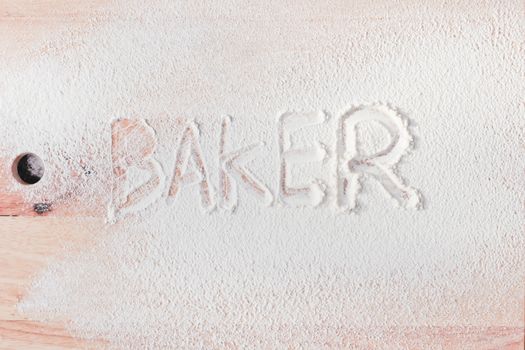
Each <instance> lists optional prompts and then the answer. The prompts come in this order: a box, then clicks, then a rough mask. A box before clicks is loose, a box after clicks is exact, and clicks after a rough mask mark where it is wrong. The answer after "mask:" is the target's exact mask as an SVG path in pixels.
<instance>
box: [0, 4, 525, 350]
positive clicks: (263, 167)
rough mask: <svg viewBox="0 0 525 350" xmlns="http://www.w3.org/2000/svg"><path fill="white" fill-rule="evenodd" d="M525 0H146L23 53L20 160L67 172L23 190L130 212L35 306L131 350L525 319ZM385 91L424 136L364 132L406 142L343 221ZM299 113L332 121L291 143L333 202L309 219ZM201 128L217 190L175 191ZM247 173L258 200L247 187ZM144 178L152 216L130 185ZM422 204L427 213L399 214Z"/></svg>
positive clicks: (191, 186)
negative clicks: (238, 154) (190, 135)
mask: <svg viewBox="0 0 525 350" xmlns="http://www.w3.org/2000/svg"><path fill="white" fill-rule="evenodd" d="M396 3H397V2H396ZM522 6H523V4H522V3H521V2H520V1H508V2H498V1H482V2H476V3H475V4H474V3H472V2H469V1H458V2H455V3H454V4H452V3H446V4H443V5H439V4H437V2H434V1H417V2H416V1H408V0H407V1H402V2H401V4H398V5H396V6H394V5H391V4H389V3H388V4H387V3H386V2H380V3H377V4H369V2H368V1H366V2H365V1H358V2H357V3H356V4H355V5H349V4H347V3H343V2H339V1H328V2H322V4H321V3H316V2H298V1H292V2H285V3H283V2H282V1H267V2H252V1H248V2H242V3H238V2H235V1H221V2H211V1H210V2H202V3H201V2H183V1H174V2H171V1H160V0H159V1H157V2H155V3H154V4H145V3H144V2H141V1H134V0H133V1H126V2H122V3H119V2H115V3H112V5H107V8H106V9H105V11H106V12H105V16H104V21H98V20H96V18H94V19H93V21H92V22H90V23H88V24H87V26H86V28H84V29H83V31H82V32H80V33H77V32H74V33H72V32H68V31H67V29H66V30H65V31H64V33H63V34H61V35H57V36H55V37H51V38H49V41H48V42H46V43H43V45H45V46H46V47H47V48H48V49H47V50H45V51H44V52H42V51H39V47H37V48H35V47H31V48H27V49H20V52H18V55H16V54H14V53H11V55H9V56H7V57H3V58H0V62H1V63H2V67H4V68H3V69H2V74H3V76H2V79H0V116H1V118H2V121H3V128H0V136H2V140H3V141H5V142H4V144H3V145H2V146H1V147H2V152H3V153H4V152H6V154H9V155H11V154H12V155H13V158H14V157H16V155H18V154H21V153H24V152H34V153H35V154H38V155H39V156H41V157H42V158H43V160H44V163H45V164H46V176H45V177H44V178H43V179H42V181H40V182H39V183H37V184H35V185H34V186H32V187H31V188H29V189H28V188H27V186H26V187H24V186H23V185H21V184H18V183H16V182H13V184H12V189H13V190H16V191H21V192H22V193H24V195H25V196H26V198H27V199H28V200H30V201H34V202H45V201H48V202H53V203H57V204H61V203H66V204H67V203H71V200H72V199H74V200H75V201H78V202H79V203H80V204H79V205H80V206H81V207H82V208H84V207H85V208H86V209H95V212H96V213H98V214H97V215H98V216H99V217H105V216H106V214H107V213H106V206H107V205H109V206H110V209H111V210H110V219H112V221H111V222H108V223H107V224H106V225H105V226H104V231H105V232H106V234H104V235H102V236H101V237H100V238H99V240H98V242H97V243H96V244H95V246H93V247H92V248H90V249H89V250H85V251H83V252H81V253H70V254H68V255H66V256H65V257H63V259H62V260H58V261H54V262H51V263H50V265H49V266H48V268H47V269H46V270H45V271H43V272H42V273H41V275H39V276H35V280H34V282H33V284H32V286H31V288H30V290H29V291H28V293H27V295H26V296H25V297H24V299H23V300H21V302H20V304H19V305H18V307H19V310H20V312H21V313H22V314H24V315H25V316H27V317H29V318H31V319H35V320H42V321H44V320H49V321H54V320H64V319H66V320H67V321H68V328H69V330H70V331H71V332H72V333H73V334H75V335H77V336H80V337H83V338H88V339H96V338H103V339H106V340H108V341H109V343H110V345H109V346H110V347H114V348H118V349H161V348H172V349H184V348H188V349H195V348H239V349H243V348H244V349H246V348H248V349H252V348H254V349H255V348H306V349H319V348H345V347H346V348H352V347H354V348H362V349H365V348H369V347H370V346H371V344H373V346H375V347H376V348H389V349H397V348H399V349H401V348H406V347H407V346H410V345H413V346H414V347H417V344H419V345H420V347H424V346H425V343H424V342H425V338H424V339H418V340H413V339H412V340H407V339H398V338H395V337H394V336H393V333H392V332H393V331H392V329H394V328H395V327H398V328H395V329H403V327H406V329H409V330H413V329H417V328H418V327H488V326H506V327H523V317H522V316H523V315H522V312H523V293H524V289H523V278H524V277H525V276H524V266H523V246H524V244H525V240H524V235H523V217H522V214H521V213H522V212H523V206H522V204H523V202H524V200H525V196H524V193H525V192H524V191H523V188H525V183H524V176H523V169H524V167H525V159H524V157H523V156H522V154H523V139H524V136H525V135H524V132H523V130H524V126H525V122H524V118H523V117H522V116H523V113H524V112H525V110H524V105H523V96H524V95H525V82H524V80H523V76H524V74H525V66H524V64H523V55H524V53H525V51H524V47H525V44H524V38H525V35H524V34H525V28H524V23H523V12H524V11H523V10H524V9H523V8H522ZM374 101H386V102H385V103H380V104H377V105H379V106H389V105H390V104H391V105H392V106H395V107H396V108H400V110H398V114H399V120H397V119H395V118H394V119H392V120H394V121H395V122H396V123H397V122H398V121H400V123H401V124H402V125H403V128H398V129H395V128H394V129H392V128H389V127H388V125H387V126H386V128H385V125H384V123H378V122H370V121H369V122H364V123H358V124H357V125H352V124H351V123H349V124H346V125H347V126H348V128H349V129H348V130H350V129H352V128H355V130H356V132H355V133H352V135H357V138H358V139H360V140H361V141H359V142H357V143H355V144H354V146H355V148H356V150H358V151H359V152H358V153H362V154H375V153H377V152H378V150H383V149H385V147H386V148H387V149H388V148H389V147H390V146H391V145H396V143H395V142H396V140H398V139H400V140H401V141H402V144H401V146H402V148H403V149H402V150H400V152H399V153H395V154H396V156H398V159H396V160H399V162H398V163H397V164H396V166H392V167H391V169H390V168H389V167H386V168H384V169H383V170H385V171H387V172H388V174H389V176H388V177H387V178H381V176H382V175H377V174H374V173H372V174H362V176H359V177H352V176H353V175H352V174H351V173H350V174H347V175H348V176H349V177H348V178H349V179H350V180H349V181H354V182H355V183H358V184H359V187H358V189H359V192H358V193H359V196H358V200H357V201H356V202H354V201H351V200H350V201H348V202H347V203H346V204H345V205H347V206H348V209H351V210H346V211H341V210H339V209H340V206H338V205H333V203H339V200H341V198H338V191H337V188H339V187H338V186H346V185H345V184H338V182H337V181H338V179H337V177H336V174H337V171H336V170H337V169H338V166H339V165H340V164H341V163H339V162H340V161H341V158H340V157H338V155H339V154H342V153H341V152H340V149H339V150H338V148H339V147H340V146H341V144H342V143H344V142H342V140H343V139H344V140H346V141H349V140H350V141H352V140H351V139H348V138H346V137H344V135H343V137H342V138H341V135H342V134H341V133H340V132H341V130H342V129H341V125H340V124H339V123H340V121H341V116H343V115H345V114H346V113H348V112H349V111H352V110H353V108H354V107H352V106H361V104H363V103H364V104H365V105H366V106H370V105H373V104H370V103H371V102H374ZM378 108H386V107H378ZM388 110H390V109H388ZM287 111H299V112H297V113H299V114H298V115H313V116H314V117H312V119H311V120H312V121H313V122H312V123H311V124H310V125H309V126H308V127H304V128H300V129H297V130H295V131H294V134H293V135H290V139H289V141H290V143H289V144H286V148H287V149H289V150H291V151H293V150H308V151H307V152H291V153H290V155H289V158H286V159H287V161H289V162H290V164H291V163H293V166H292V167H290V168H287V169H285V174H286V175H287V176H288V179H289V180H290V181H289V182H287V185H289V187H290V188H310V189H312V191H316V192H315V193H314V194H313V195H312V196H310V197H308V196H306V199H305V198H301V199H300V200H299V203H298V204H299V205H297V206H296V205H295V204H297V203H295V202H294V203H291V202H292V199H291V198H290V202H289V203H287V202H286V200H283V193H282V190H283V188H282V186H281V183H280V182H279V179H280V175H282V173H281V172H280V169H281V171H282V159H281V157H280V154H283V152H282V150H280V149H279V147H280V146H281V145H283V144H284V143H282V142H281V143H280V141H279V140H280V135H282V134H280V133H279V130H280V129H279V128H280V119H279V118H280V116H282V115H284V114H285V113H287ZM312 113H313V114H312ZM396 115H397V114H396ZM226 116H231V118H230V119H228V118H227V119H224V117H226ZM319 116H321V117H319ZM180 118H183V119H184V120H187V121H190V122H191V123H193V124H191V125H194V129H192V132H194V134H195V135H197V134H198V140H199V147H200V148H199V150H198V152H197V153H198V154H196V153H189V154H191V155H192V156H191V157H189V158H185V157H186V155H187V154H186V153H185V152H186V151H181V155H180V156H181V158H180V159H187V160H188V162H187V164H186V163H185V164H184V167H186V165H187V166H188V169H191V170H192V174H194V175H195V177H192V176H188V177H187V178H183V177H181V178H180V179H179V180H180V182H177V184H180V185H181V186H183V187H178V186H176V187H175V188H174V187H173V186H172V181H171V180H172V175H173V174H174V173H175V170H176V169H182V168H180V167H179V166H180V164H181V163H177V161H176V159H178V158H177V150H178V149H180V148H179V145H180V143H181V142H182V141H181V135H183V133H182V130H183V128H184V126H183V125H181V124H180V123H179V124H178V123H177V122H178V121H179V120H181V119H180ZM406 118H408V120H410V123H408V121H407V119H406ZM126 119H131V120H138V121H137V122H136V123H137V124H141V125H142V126H140V127H139V129H140V128H142V130H148V131H147V133H148V134H149V135H150V136H151V137H150V139H151V140H156V144H155V145H154V147H153V145H146V146H147V147H146V146H144V149H145V150H147V152H146V153H147V156H148V157H149V158H147V159H149V161H147V162H144V163H142V164H141V168H140V167H139V168H137V169H135V170H132V171H130V172H129V173H127V174H126V177H125V178H119V177H117V176H116V174H115V172H116V171H117V172H118V171H119V170H118V169H116V166H115V164H114V163H112V156H114V155H115V149H114V148H112V139H111V137H112V136H111V135H112V133H111V132H112V126H113V125H114V124H112V123H114V122H115V121H116V120H126ZM144 120H146V121H147V122H145V121H144ZM224 120H228V122H226V124H227V126H228V127H229V129H228V130H229V131H228V133H227V136H228V137H227V144H225V145H223V146H224V147H221V142H222V141H224V140H226V138H225V137H226V136H224V135H226V133H221V130H225V129H224V128H223V127H222V125H224ZM405 122H406V124H403V123H405ZM387 124H388V123H387ZM192 128H193V126H192ZM139 129H137V130H139ZM393 130H394V131H393ZM395 130H398V132H399V130H403V131H401V133H404V132H406V133H407V135H405V136H406V137H403V136H402V135H400V134H396V131H395ZM221 135H223V136H224V137H222V136H221ZM410 135H411V137H408V136H410ZM338 137H339V138H338ZM139 139H140V138H139ZM141 140H143V141H144V142H146V141H147V140H148V138H144V139H141ZM221 140H222V141H221ZM350 143H352V142H350ZM252 145H258V146H257V147H254V148H249V149H245V147H251V146H252ZM128 146H129V148H126V147H124V148H123V149H122V150H119V152H120V151H122V152H123V153H126V152H128V151H130V150H131V151H137V149H140V148H135V149H134V146H137V144H136V143H131V144H130V145H128ZM150 146H151V147H150ZM392 147H394V148H395V147H396V146H392ZM256 148H257V151H258V153H257V156H253V157H252V153H249V152H252V150H255V149H256ZM409 148H411V149H412V150H411V152H410V153H407V152H406V151H407V150H408V149H409ZM188 149H190V148H188ZM239 149H241V150H243V151H246V152H247V153H243V154H245V155H247V157H246V158H243V160H242V162H241V161H238V162H237V161H235V162H229V163H228V160H233V159H237V158H228V156H230V157H231V156H232V154H230V153H228V152H233V151H235V150H239ZM221 150H222V151H221ZM112 151H113V153H112ZM248 151H249V152H248ZM149 152H151V153H149ZM143 156H144V154H143ZM234 156H235V155H234ZM347 156H348V157H345V158H344V160H349V159H352V157H351V155H347ZM401 156H402V159H401ZM305 157H311V158H312V159H314V160H315V161H313V162H308V163H305V162H302V161H303V160H304V159H305ZM139 158H140V157H139ZM119 159H120V158H119ZM122 159H125V156H123V158H122ZM201 160H202V162H203V163H202V164H205V166H206V170H207V172H206V173H204V172H203V171H202V167H200V166H199V164H200V163H199V162H200V161H201ZM128 161H130V162H133V159H128ZM153 161H154V162H153ZM357 163H359V164H357ZM357 163H356V164H354V165H356V166H365V165H367V159H360V162H357ZM392 164H393V163H392ZM368 165H370V164H368ZM232 166H238V167H239V168H238V169H237V172H236V170H235V169H234V168H232ZM239 169H241V170H243V169H244V170H246V171H248V170H249V172H250V173H249V175H253V178H254V179H256V181H255V182H252V185H250V186H251V187H247V186H245V185H243V181H242V177H241V178H239V177H236V176H233V175H232V176H230V175H231V174H238V173H239V171H238V170H239ZM148 173H149V174H160V175H159V176H157V178H156V179H155V181H150V180H151V178H148V177H147V174H148ZM161 175H162V176H161ZM115 178H117V181H116V182H115V181H113V180H114V179H115ZM378 178H379V179H382V180H383V182H380V181H378ZM397 178H400V179H402V181H399V182H397V183H396V182H395V180H392V179H397ZM203 179H206V182H205V183H206V184H209V186H208V187H206V186H203V185H202V184H203V181H204V180H203ZM385 181H386V182H385ZM388 181H390V183H393V184H394V186H397V188H398V187H399V186H402V187H403V186H404V187H403V188H404V189H405V190H404V191H401V192H395V190H394V187H390V188H389V187H388V186H385V185H384V184H385V183H388ZM381 183H382V184H383V185H381ZM144 184H146V185H147V184H149V185H148V186H153V187H154V188H155V190H151V189H150V190H148V192H147V193H153V195H152V196H151V197H148V201H147V203H146V202H133V201H131V202H127V200H128V198H126V196H123V197H122V196H119V195H117V194H120V193H127V192H133V189H137V188H144V187H143V185H144ZM225 184H230V185H236V191H237V192H236V193H235V197H234V198H233V197H226V196H222V197H221V193H223V192H221V191H222V190H224V188H225ZM254 184H255V185H257V186H258V188H259V189H260V191H252V192H250V191H249V190H247V189H249V188H254V187H253V186H254ZM263 185H264V187H263ZM119 186H121V187H119ZM257 186H256V187H257ZM115 187H119V188H115ZM226 187H227V186H226ZM57 189H59V190H58V191H57ZM160 189H162V190H164V191H161V190H160ZM409 189H414V191H411V190H409ZM415 189H417V190H419V191H420V192H417V191H416V190H415ZM166 190H167V191H169V192H170V193H172V194H174V196H173V197H174V199H173V198H172V199H173V200H171V201H167V200H166ZM120 191H122V192H120ZM156 191H158V192H156ZM228 193H229V192H228ZM312 193H313V192H312ZM207 194H210V196H209V200H207V198H208V197H206V195H207ZM175 195H176V196H175ZM284 195H285V197H284V198H285V199H286V193H285V194H284ZM423 197H424V201H425V202H424V208H423V210H407V209H404V208H399V207H397V206H399V205H400V204H401V206H405V207H408V208H410V207H419V206H421V203H422V199H423ZM203 198H204V200H203ZM218 198H220V199H221V200H217V199H218ZM232 198H233V199H232ZM345 198H346V197H345ZM352 198H355V196H354V197H352ZM343 199H344V198H343ZM115 203H118V205H117V207H118V208H132V209H129V210H128V209H125V210H120V211H119V210H116V211H115V210H114V208H115V207H114V206H112V205H115ZM403 203H404V205H403ZM145 204H147V205H145ZM290 204H294V205H290ZM392 204H394V205H392ZM203 206H204V207H206V208H207V209H208V210H207V211H204V210H202V209H203ZM233 209H235V210H233ZM92 212H93V210H91V211H90V215H92ZM86 215H87V214H86ZM79 223H81V224H82V223H83V221H82V219H79ZM94 234H95V233H94ZM363 334H365V335H363ZM394 338H395V339H398V342H396V341H395V340H394ZM401 338H403V337H402V335H401ZM407 341H409V342H412V343H409V344H408V345H407V343H406V342H407ZM429 341H430V340H429ZM495 341H496V340H495ZM418 342H420V343H418ZM421 342H423V343H421ZM414 344H415V345H414ZM463 348H464V349H469V345H465V346H464V347H463ZM470 348H472V349H476V346H475V345H471V347H470Z"/></svg>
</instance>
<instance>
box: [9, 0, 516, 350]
mask: <svg viewBox="0 0 525 350" xmlns="http://www.w3.org/2000/svg"><path fill="white" fill-rule="evenodd" d="M106 3H107V2H106V1H100V0H91V1H79V0H75V1H71V0H46V1H32V0H23V1H20V0H0V51H2V52H3V53H5V54H6V55H7V56H8V57H12V58H14V59H16V56H17V48H21V49H27V47H34V48H38V49H37V50H36V52H39V50H40V51H45V50H50V49H53V48H49V47H48V46H46V45H42V43H43V42H44V41H45V40H44V39H45V38H46V36H49V35H56V31H57V30H59V28H60V27H61V26H67V28H68V30H69V31H70V32H74V31H75V30H78V29H79V28H82V27H83V26H85V25H86V23H87V22H88V20H89V19H93V18H95V17H96V18H97V19H98V20H99V21H103V20H104V6H105V5H106ZM355 3H356V4H355V7H356V9H358V10H359V11H358V13H360V15H361V16H363V15H365V14H366V11H367V8H368V7H367V6H368V5H367V4H368V3H369V2H368V1H357V2H355ZM379 15H384V14H379ZM379 15H378V16H379ZM23 52H24V54H27V50H26V51H23ZM36 54H37V53H35V55H36ZM0 70H1V68H0ZM1 155H2V154H1V153H0V156H1ZM4 156H13V155H4ZM9 159H10V158H0V163H1V164H3V165H2V166H1V167H0V349H90V348H103V347H104V345H105V343H104V341H102V340H101V341H83V340H79V339H76V338H75V337H74V336H72V335H71V334H69V333H68V332H67V330H66V328H65V325H66V323H67V320H63V322H62V323H60V324H50V323H39V322H33V321H31V320H28V319H25V318H24V317H23V316H22V315H20V313H19V312H18V311H17V308H16V305H17V303H18V301H19V300H20V299H21V298H22V297H23V296H24V293H25V292H26V290H27V288H28V286H29V285H30V284H31V281H32V279H33V277H34V276H35V275H37V274H38V273H39V272H40V271H41V270H43V269H44V268H45V267H46V266H47V264H48V263H49V262H50V261H51V260H52V259H55V258H60V256H61V254H62V253H63V252H64V249H70V248H71V247H75V249H84V248H86V247H89V245H90V244H91V242H92V241H93V238H94V237H93V234H92V230H90V229H89V228H92V227H93V225H95V226H96V225H101V224H102V219H72V218H71V217H70V215H71V214H72V213H71V212H68V211H67V208H54V210H53V212H52V213H45V214H43V215H40V214H38V213H36V212H35V210H34V208H33V206H34V204H35V203H28V202H25V201H24V200H23V197H22V196H21V195H20V194H19V193H16V192H13V191H11V190H9V186H8V185H9V182H10V181H13V179H12V174H11V173H10V172H9V165H7V166H5V164H6V162H9ZM70 204H72V203H70ZM369 331H370V330H366V329H361V330H353V331H349V333H348V337H349V338H350V340H349V341H350V342H352V341H355V342H357V343H359V344H367V345H366V347H367V348H370V349H375V348H377V347H376V346H375V345H376V344H374V342H373V341H371V340H367V334H368V333H369ZM384 331H385V332H388V334H391V338H392V341H393V342H396V343H398V344H404V345H405V348H406V349H458V350H459V349H506V350H521V349H523V348H524V336H523V335H524V329H523V328H522V327H504V326H500V325H497V326H493V325H487V326H486V327H478V328H471V327H435V328H434V327H419V328H415V329H405V328H400V329H391V330H384Z"/></svg>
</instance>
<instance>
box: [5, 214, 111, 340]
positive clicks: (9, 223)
mask: <svg viewBox="0 0 525 350" xmlns="http://www.w3.org/2000/svg"><path fill="white" fill-rule="evenodd" d="M12 209H13V211H16V210H17V208H16V207H14V208H12ZM82 220H83V222H84V225H82V223H81V222H79V220H75V219H66V218H63V219H54V218H45V217H42V218H36V217H35V218H32V217H0V266H1V269H0V349H89V348H95V347H97V348H100V346H102V343H101V342H86V341H81V340H78V339H75V338H74V337H72V336H71V335H70V334H68V332H67V331H66V330H65V328H64V325H63V324H43V323H39V322H32V321H30V320H27V319H25V317H24V316H22V315H20V314H19V312H18V311H17V308H16V305H17V303H18V301H19V300H20V299H21V298H22V297H23V295H24V293H25V290H26V289H27V287H28V286H29V285H30V283H31V280H32V278H33V277H34V275H35V274H37V273H38V272H39V271H41V270H42V269H43V268H45V267H46V266H47V264H48V263H49V261H51V260H52V259H54V258H59V257H60V255H61V253H62V252H63V251H64V250H65V249H66V247H68V248H67V249H70V248H71V247H78V248H79V249H82V247H88V246H89V244H90V242H91V241H92V239H93V238H94V237H93V234H92V233H91V232H94V231H93V230H92V229H90V228H93V227H96V226H97V225H98V224H97V221H96V220H95V221H93V220H88V219H82ZM73 249H74V248H73Z"/></svg>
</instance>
